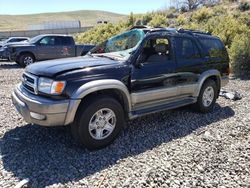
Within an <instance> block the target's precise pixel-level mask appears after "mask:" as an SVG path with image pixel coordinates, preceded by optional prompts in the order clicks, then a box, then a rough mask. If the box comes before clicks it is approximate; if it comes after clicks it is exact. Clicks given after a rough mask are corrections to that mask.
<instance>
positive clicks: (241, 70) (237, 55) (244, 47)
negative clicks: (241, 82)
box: [229, 30, 250, 75]
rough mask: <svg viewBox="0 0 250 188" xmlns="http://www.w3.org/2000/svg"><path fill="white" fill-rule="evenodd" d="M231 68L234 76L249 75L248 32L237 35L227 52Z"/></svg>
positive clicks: (249, 39) (249, 44) (249, 52)
mask: <svg viewBox="0 0 250 188" xmlns="http://www.w3.org/2000/svg"><path fill="white" fill-rule="evenodd" d="M229 52H230V59H231V68H232V70H233V72H234V73H235V74H236V75H243V74H248V75H249V73H250V30H249V31H248V32H246V33H243V34H240V35H237V36H236V37H235V38H234V41H233V42H232V46H231V48H230V50H229Z"/></svg>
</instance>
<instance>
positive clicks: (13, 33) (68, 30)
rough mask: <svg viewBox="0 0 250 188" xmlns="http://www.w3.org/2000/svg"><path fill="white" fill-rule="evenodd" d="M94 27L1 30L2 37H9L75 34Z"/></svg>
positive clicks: (0, 35)
mask: <svg viewBox="0 0 250 188" xmlns="http://www.w3.org/2000/svg"><path fill="white" fill-rule="evenodd" d="M91 28H93V27H81V28H65V29H46V30H23V31H1V32H0V38H8V37H34V36H37V35H40V34H75V33H82V32H85V31H87V30H89V29H91Z"/></svg>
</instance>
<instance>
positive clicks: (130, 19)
mask: <svg viewBox="0 0 250 188" xmlns="http://www.w3.org/2000/svg"><path fill="white" fill-rule="evenodd" d="M134 24H135V17H134V14H133V12H131V13H130V16H129V18H128V22H127V25H128V27H131V26H134Z"/></svg>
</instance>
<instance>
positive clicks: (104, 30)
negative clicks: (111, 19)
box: [75, 23, 127, 44]
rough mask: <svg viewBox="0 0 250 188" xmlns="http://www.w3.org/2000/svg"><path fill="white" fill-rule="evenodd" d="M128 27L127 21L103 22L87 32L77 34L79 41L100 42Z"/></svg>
mask: <svg viewBox="0 0 250 188" xmlns="http://www.w3.org/2000/svg"><path fill="white" fill-rule="evenodd" d="M126 29H127V23H120V24H116V25H115V24H111V23H109V24H103V25H99V26H96V27H94V28H93V29H90V30H89V31H87V32H85V33H81V34H78V35H76V37H75V39H76V41H77V43H89V44H99V43H102V42H104V41H105V40H107V39H108V38H110V37H112V36H114V35H117V34H118V33H121V32H123V31H125V30H126Z"/></svg>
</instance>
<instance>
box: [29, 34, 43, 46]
mask: <svg viewBox="0 0 250 188" xmlns="http://www.w3.org/2000/svg"><path fill="white" fill-rule="evenodd" d="M42 37H43V36H41V35H38V36H36V37H33V38H31V39H30V40H29V42H30V43H32V44H34V43H36V42H37V41H39V40H40V39H41V38H42Z"/></svg>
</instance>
